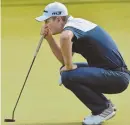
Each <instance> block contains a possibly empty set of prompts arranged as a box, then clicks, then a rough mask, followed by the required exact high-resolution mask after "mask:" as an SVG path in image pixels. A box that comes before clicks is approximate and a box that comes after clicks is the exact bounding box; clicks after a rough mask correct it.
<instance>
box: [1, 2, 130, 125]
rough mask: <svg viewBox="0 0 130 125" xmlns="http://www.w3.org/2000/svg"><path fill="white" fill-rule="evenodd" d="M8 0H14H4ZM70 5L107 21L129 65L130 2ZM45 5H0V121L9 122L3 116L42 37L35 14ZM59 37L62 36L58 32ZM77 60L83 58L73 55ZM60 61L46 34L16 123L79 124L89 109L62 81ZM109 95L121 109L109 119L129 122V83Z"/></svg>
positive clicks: (119, 124) (121, 124) (113, 123)
mask: <svg viewBox="0 0 130 125" xmlns="http://www.w3.org/2000/svg"><path fill="white" fill-rule="evenodd" d="M17 2H18V1H16V0H13V1H12V3H17ZM24 2H25V1H24ZM33 2H34V3H37V2H38V1H36V0H33ZM8 3H9V4H10V3H11V2H10V0H5V1H2V4H8ZM67 7H68V9H69V12H70V14H71V15H73V16H74V17H82V18H85V19H88V20H91V21H93V22H95V23H97V24H99V25H100V26H102V27H104V29H106V30H107V31H108V32H109V33H110V34H111V36H112V37H113V39H114V40H115V41H116V43H117V45H118V47H119V49H120V51H121V53H122V55H123V57H124V59H125V61H126V63H127V65H128V67H129V68H130V50H129V48H130V42H129V41H130V35H129V34H130V14H129V12H130V3H93V4H92V3H89V4H87V3H86V4H71V5H69V4H67ZM43 8H44V5H43V6H42V5H40V6H39V5H37V6H34V5H33V6H23V5H22V6H2V125H8V123H4V122H3V120H4V118H10V117H11V113H12V110H13V107H14V104H15V102H16V99H17V97H18V94H19V91H20V89H21V87H22V85H23V82H24V79H25V76H26V74H27V71H28V68H29V66H30V63H31V61H32V58H33V53H34V51H35V49H36V46H37V43H38V41H39V39H40V35H39V34H40V33H39V32H40V27H41V23H38V22H36V21H35V20H34V18H35V17H36V16H39V15H40V14H41V13H42V11H43ZM55 38H56V39H57V40H58V38H59V36H55ZM75 61H85V60H84V59H83V58H81V57H80V56H79V55H75V56H74V62H75ZM59 67H60V63H59V62H58V61H57V60H56V59H55V57H54V56H53V55H52V52H51V50H50V48H49V46H48V44H47V42H46V40H44V41H43V45H42V47H41V49H40V51H39V53H38V56H37V58H36V61H35V64H34V65H33V68H32V71H31V74H30V76H29V78H28V81H27V84H26V86H25V89H24V92H23V94H22V97H21V99H20V102H19V104H18V107H17V109H16V112H15V118H16V123H12V124H14V125H80V124H81V121H82V119H83V118H84V116H86V115H88V114H89V113H90V111H89V110H88V109H87V108H86V107H85V106H84V105H83V104H82V103H81V102H80V101H79V100H78V99H77V98H76V97H75V96H74V95H73V94H72V93H71V92H70V91H69V90H67V89H65V88H64V87H63V86H61V87H60V86H58V78H59V71H58V70H59ZM107 97H108V98H111V99H112V101H113V102H114V103H115V104H116V106H117V108H118V112H117V115H116V117H114V118H113V119H112V120H110V121H108V122H106V123H105V125H109V124H110V125H130V119H129V117H130V101H129V97H130V87H129V88H128V89H127V90H126V91H125V92H123V93H122V94H118V95H107Z"/></svg>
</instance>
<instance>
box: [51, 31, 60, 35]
mask: <svg viewBox="0 0 130 125" xmlns="http://www.w3.org/2000/svg"><path fill="white" fill-rule="evenodd" d="M59 33H61V32H56V33H52V35H57V34H59Z"/></svg>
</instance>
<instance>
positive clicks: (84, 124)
mask: <svg viewBox="0 0 130 125" xmlns="http://www.w3.org/2000/svg"><path fill="white" fill-rule="evenodd" d="M115 115H116V112H115V111H114V112H112V113H111V114H110V115H109V116H107V117H106V118H105V119H104V120H103V121H102V122H101V123H99V124H86V123H84V122H83V123H82V125H102V123H104V122H105V121H107V120H109V119H111V118H113V117H114V116H115Z"/></svg>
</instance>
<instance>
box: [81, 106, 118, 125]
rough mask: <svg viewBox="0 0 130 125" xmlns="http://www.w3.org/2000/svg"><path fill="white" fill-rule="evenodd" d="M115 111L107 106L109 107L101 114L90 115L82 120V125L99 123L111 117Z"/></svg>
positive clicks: (96, 124)
mask: <svg viewBox="0 0 130 125" xmlns="http://www.w3.org/2000/svg"><path fill="white" fill-rule="evenodd" d="M115 114H116V112H115V111H114V109H113V108H112V107H111V106H109V108H107V109H105V110H104V111H103V112H102V113H101V114H99V115H91V116H88V117H86V118H84V120H83V125H101V124H102V123H103V122H105V121H106V120H108V119H110V118H112V117H113V116H115Z"/></svg>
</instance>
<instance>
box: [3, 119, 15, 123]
mask: <svg viewBox="0 0 130 125" xmlns="http://www.w3.org/2000/svg"><path fill="white" fill-rule="evenodd" d="M4 122H15V120H14V119H5V120H4Z"/></svg>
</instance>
